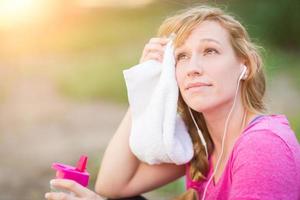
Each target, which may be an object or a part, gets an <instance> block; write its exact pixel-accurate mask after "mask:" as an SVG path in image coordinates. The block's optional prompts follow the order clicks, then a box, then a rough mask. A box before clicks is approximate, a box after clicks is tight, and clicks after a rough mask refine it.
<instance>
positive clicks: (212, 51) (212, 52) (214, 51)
mask: <svg viewBox="0 0 300 200" xmlns="http://www.w3.org/2000/svg"><path fill="white" fill-rule="evenodd" d="M216 53H219V52H218V51H217V50H216V49H214V48H207V49H205V50H204V55H212V54H216Z"/></svg>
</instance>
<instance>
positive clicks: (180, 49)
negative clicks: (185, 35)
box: [176, 38, 222, 53]
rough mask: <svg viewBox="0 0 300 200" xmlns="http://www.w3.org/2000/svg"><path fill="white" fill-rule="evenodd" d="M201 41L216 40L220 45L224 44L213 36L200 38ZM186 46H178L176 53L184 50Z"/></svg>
mask: <svg viewBox="0 0 300 200" xmlns="http://www.w3.org/2000/svg"><path fill="white" fill-rule="evenodd" d="M199 41H201V42H214V43H217V44H219V45H222V44H221V43H220V42H219V41H218V40H215V39H213V38H202V39H200V40H199ZM185 48H186V46H185V45H182V46H181V47H179V48H177V51H176V53H177V52H180V51H182V50H183V49H185Z"/></svg>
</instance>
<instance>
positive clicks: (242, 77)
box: [239, 64, 247, 81]
mask: <svg viewBox="0 0 300 200" xmlns="http://www.w3.org/2000/svg"><path fill="white" fill-rule="evenodd" d="M242 66H243V71H242V73H241V75H240V77H239V81H240V80H242V79H243V80H245V79H246V78H247V67H246V65H244V64H242Z"/></svg>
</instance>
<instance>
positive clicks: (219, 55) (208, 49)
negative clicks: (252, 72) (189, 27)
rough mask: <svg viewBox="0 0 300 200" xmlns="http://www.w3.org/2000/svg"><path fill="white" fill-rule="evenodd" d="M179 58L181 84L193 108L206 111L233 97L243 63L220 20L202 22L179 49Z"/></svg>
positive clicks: (188, 102)
mask: <svg viewBox="0 0 300 200" xmlns="http://www.w3.org/2000/svg"><path fill="white" fill-rule="evenodd" d="M175 58H176V79H177V83H178V86H179V89H180V92H181V95H182V97H183V99H184V101H185V102H186V103H187V105H188V106H189V107H191V108H192V109H194V110H197V111H198V112H205V111H209V110H211V109H216V108H219V107H220V106H222V105H223V104H226V103H229V102H231V101H232V100H233V98H234V95H235V90H236V87H237V80H238V77H239V76H240V74H241V71H242V67H241V64H242V62H241V59H239V58H238V57H237V56H236V55H235V52H234V50H233V47H232V45H231V44H230V39H229V33H228V32H227V30H226V29H224V28H223V27H222V26H221V25H220V24H219V23H218V22H215V21H204V22H202V23H201V24H199V25H198V26H197V27H196V28H195V29H194V30H193V31H192V32H191V34H190V35H189V37H188V38H187V39H186V40H185V42H184V43H183V45H182V46H180V47H178V48H177V49H176V50H175Z"/></svg>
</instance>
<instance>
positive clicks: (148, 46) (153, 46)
mask: <svg viewBox="0 0 300 200" xmlns="http://www.w3.org/2000/svg"><path fill="white" fill-rule="evenodd" d="M164 49H165V47H163V46H161V45H160V44H149V43H148V44H146V45H145V48H144V50H143V53H142V58H143V57H145V56H146V55H147V54H148V53H149V52H156V51H157V52H160V53H163V51H164ZM141 60H142V59H141Z"/></svg>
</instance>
